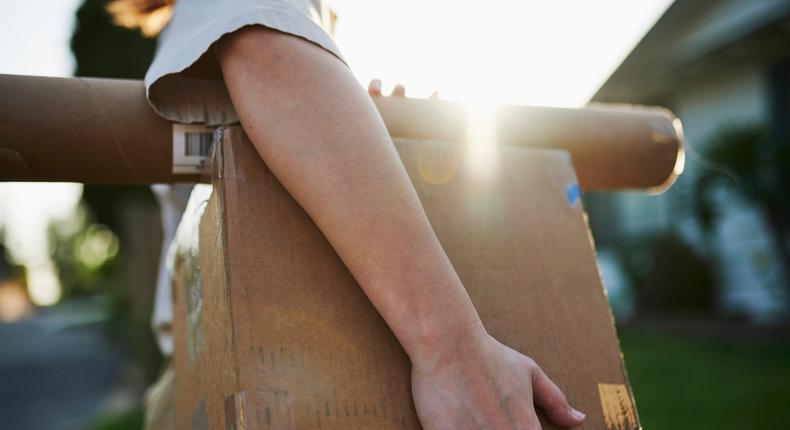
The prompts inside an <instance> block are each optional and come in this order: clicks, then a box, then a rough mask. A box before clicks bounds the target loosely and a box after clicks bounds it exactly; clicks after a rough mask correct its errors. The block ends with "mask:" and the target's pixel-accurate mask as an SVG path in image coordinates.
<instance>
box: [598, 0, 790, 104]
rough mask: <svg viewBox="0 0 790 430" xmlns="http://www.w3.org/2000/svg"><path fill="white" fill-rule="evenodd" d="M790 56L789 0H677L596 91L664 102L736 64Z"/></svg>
mask: <svg viewBox="0 0 790 430" xmlns="http://www.w3.org/2000/svg"><path fill="white" fill-rule="evenodd" d="M787 57H790V0H765V1H742V0H676V1H675V2H674V3H673V4H672V5H671V6H670V7H669V8H668V9H667V11H666V12H665V13H664V15H663V16H661V18H659V20H658V21H657V22H656V24H655V25H654V26H653V28H652V29H650V31H648V33H647V34H646V35H645V37H644V38H643V39H642V40H641V41H640V42H639V43H638V44H637V45H636V47H635V48H634V49H633V51H631V53H630V54H629V55H628V56H627V57H626V59H625V60H624V61H623V62H622V64H621V65H620V66H619V67H618V68H617V69H616V70H615V71H614V73H612V75H611V76H610V77H609V79H608V80H607V81H606V82H605V83H604V84H603V85H602V86H601V88H600V89H599V90H598V92H597V93H596V94H595V95H594V96H593V98H592V101H596V102H630V103H661V102H662V100H665V99H666V98H667V97H671V93H672V92H673V91H677V90H679V89H681V88H682V87H683V86H684V85H685V84H689V83H691V82H694V81H695V80H699V79H705V78H706V77H707V76H709V75H710V73H716V72H717V71H720V70H723V69H725V68H727V69H731V68H732V66H734V65H744V64H753V63H758V64H770V63H771V62H773V61H776V60H777V59H780V58H787Z"/></svg>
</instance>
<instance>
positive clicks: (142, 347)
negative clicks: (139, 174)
mask: <svg viewBox="0 0 790 430" xmlns="http://www.w3.org/2000/svg"><path fill="white" fill-rule="evenodd" d="M108 3H109V0H84V1H83V3H82V5H81V6H80V7H79V9H78V10H77V15H76V26H75V30H74V34H73V35H72V39H71V49H72V52H73V53H74V57H75V59H76V63H77V66H76V69H75V75H76V76H92V77H103V78H125V79H141V78H143V76H144V74H145V71H146V70H147V68H148V65H149V64H150V62H151V60H152V58H153V55H154V51H155V48H156V41H155V39H152V38H145V37H143V36H142V35H141V34H140V32H139V31H136V30H130V29H126V28H122V27H118V26H116V25H114V24H113V23H112V19H111V17H110V15H109V13H108V12H107V10H106V7H107V4H108ZM83 204H84V206H85V208H86V220H87V221H86V222H87V224H86V225H85V226H84V228H82V229H81V230H79V231H77V232H76V233H75V235H74V237H72V238H71V239H70V240H69V241H67V242H68V243H64V244H63V245H62V246H60V248H57V247H56V249H55V252H56V253H58V252H60V254H59V255H56V257H58V256H60V257H62V258H60V261H61V265H60V267H59V270H60V271H62V272H63V274H64V275H65V276H67V277H69V276H70V277H71V278H69V279H71V280H72V281H75V282H81V283H83V284H82V285H81V286H80V287H79V288H76V289H75V288H72V289H71V290H70V291H71V292H73V293H74V294H83V293H86V292H87V290H90V291H94V290H95V291H97V292H101V293H106V294H108V295H109V296H110V298H111V299H112V303H113V310H112V313H113V319H114V324H113V325H112V328H113V331H114V335H115V336H116V338H118V339H119V340H121V341H122V343H123V345H124V346H126V347H127V348H128V351H129V352H130V353H131V354H132V355H133V356H134V357H135V358H136V362H137V364H138V365H139V366H140V368H141V369H142V370H143V374H144V378H143V379H144V381H142V383H143V384H147V383H148V382H150V381H151V380H152V379H153V378H154V377H155V376H156V373H157V371H158V368H159V364H160V357H159V354H158V350H157V348H156V345H155V343H154V340H153V336H152V334H151V330H150V324H149V321H150V312H151V309H152V300H153V289H154V285H155V279H156V273H157V262H158V260H157V258H158V255H159V247H160V245H161V224H160V222H159V213H158V206H157V203H156V200H155V199H154V197H153V194H152V193H151V190H150V189H149V187H147V186H123V187H118V186H95V185H86V186H85V188H84V191H83ZM107 229H109V232H111V233H112V235H114V236H115V237H117V244H116V245H117V246H116V245H113V244H112V237H113V236H111V235H109V234H107V233H108V231H107ZM61 239H63V238H61ZM108 244H109V246H110V248H109V250H110V251H112V252H111V254H115V253H116V252H117V257H114V258H112V257H109V256H107V255H99V253H93V254H94V255H91V252H92V251H97V250H98V251H102V252H104V251H107V250H108V249H104V245H108ZM92 248H95V249H92ZM100 248H101V249H100ZM105 256H106V257H108V259H107V260H106V261H104V262H102V263H101V264H98V261H99V260H100V259H101V258H103V257H105ZM99 257H101V258H99ZM69 261H70V263H69ZM116 261H117V264H115V263H114V262H116ZM97 264H98V265H97ZM91 265H93V266H92V267H89V266H91ZM115 269H117V270H115ZM97 271H99V272H102V273H101V274H102V276H101V279H102V281H103V282H101V283H102V286H101V287H96V286H93V287H91V282H93V281H96V279H97V278H95V276H97V275H96V273H97ZM90 273H93V274H92V275H90V276H88V275H89V274H90ZM86 276H88V277H86ZM91 276H94V277H93V278H92V277H91ZM72 285H74V284H73V283H72ZM91 289H92V290H91Z"/></svg>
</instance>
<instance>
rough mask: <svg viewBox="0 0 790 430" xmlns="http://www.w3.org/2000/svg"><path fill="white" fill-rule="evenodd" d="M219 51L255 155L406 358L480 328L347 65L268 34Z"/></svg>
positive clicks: (254, 35)
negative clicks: (338, 261)
mask: <svg viewBox="0 0 790 430" xmlns="http://www.w3.org/2000/svg"><path fill="white" fill-rule="evenodd" d="M234 36H235V35H234ZM267 44H270V45H271V46H267ZM217 54H218V58H219V59H220V64H221V65H222V71H223V75H224V78H225V81H226V84H227V86H228V90H229V93H230V95H231V98H232V99H233V103H234V106H235V107H236V110H237V112H238V114H239V117H240V118H241V122H242V125H243V126H244V129H245V131H246V132H247V134H248V135H249V137H250V139H251V140H252V142H253V143H254V145H255V146H256V148H257V150H258V152H259V153H260V154H261V156H262V157H263V159H264V160H265V161H266V164H267V165H268V166H269V168H270V169H271V170H272V172H273V173H274V174H275V175H276V176H277V177H278V179H279V180H280V182H282V183H283V185H284V186H285V188H286V189H288V191H289V192H290V193H291V195H292V196H293V197H294V198H295V199H296V200H297V201H298V202H299V203H300V204H301V205H302V207H303V208H304V209H305V210H306V211H307V213H308V214H309V215H310V216H311V217H312V218H313V220H314V221H315V222H316V224H317V225H318V227H319V228H320V229H321V231H322V232H323V233H324V235H325V236H326V237H327V239H328V240H329V242H330V243H331V244H332V246H333V247H334V248H335V250H336V251H337V252H338V254H339V255H340V257H341V258H342V259H343V261H344V262H345V264H346V265H347V267H348V268H349V270H350V271H351V273H352V274H353V275H354V277H355V278H356V279H357V281H358V282H359V284H360V285H361V287H362V288H363V290H364V291H365V293H366V294H367V296H368V297H369V298H370V300H371V302H372V303H373V305H374V306H375V307H376V309H377V310H378V311H379V312H380V313H381V315H382V317H383V318H384V319H385V321H386V322H387V323H388V324H389V326H390V327H391V329H392V331H393V332H394V333H395V335H396V336H397V338H398V340H399V341H400V342H401V344H402V345H403V347H404V349H405V350H406V352H407V353H408V354H409V356H410V357H411V358H412V359H415V358H417V357H418V356H423V355H428V354H430V353H431V352H432V350H434V349H436V348H438V347H440V346H441V345H444V344H447V343H448V342H450V341H452V340H454V339H456V338H458V337H460V336H464V335H465V334H466V333H477V332H480V331H482V325H481V324H480V320H479V318H478V316H477V313H476V312H475V310H474V307H473V306H472V303H471V300H470V299H469V296H468V295H467V293H466V291H465V289H464V287H463V285H462V284H461V282H460V280H459V279H458V276H457V275H456V273H455V270H454V269H453V267H452V266H451V264H450V262H449V260H448V258H447V256H446V255H445V253H444V251H443V249H442V247H441V245H440V244H439V241H438V239H437V238H436V236H435V234H434V232H433V229H432V228H431V226H430V224H429V222H428V219H427V217H426V215H425V212H424V210H423V208H422V206H421V204H420V202H419V200H418V198H417V194H416V192H415V191H414V187H413V186H412V184H411V182H410V180H409V178H408V175H407V174H406V172H405V169H404V168H403V164H402V163H401V161H400V159H399V157H398V154H397V152H396V151H395V148H394V146H393V144H392V141H391V140H390V137H389V135H388V133H387V131H386V129H385V127H384V124H383V122H382V121H381V118H380V117H379V115H378V112H377V111H376V109H375V107H374V105H373V103H372V102H371V100H370V99H369V97H368V95H367V94H366V93H365V92H364V91H363V90H362V88H360V86H359V84H358V83H357V82H356V81H355V80H354V79H353V77H352V75H351V74H350V73H348V70H347V69H346V68H345V66H344V65H343V64H342V63H340V62H339V61H337V59H336V58H333V57H332V56H331V55H330V54H328V53H327V52H326V51H324V50H322V49H320V48H317V47H316V46H314V45H311V44H309V43H305V42H304V41H301V40H299V39H296V38H293V37H290V36H287V35H284V34H282V33H277V32H273V31H267V30H261V29H256V30H252V31H251V32H248V33H247V34H246V36H245V37H241V38H239V37H234V38H232V39H230V40H229V41H227V42H225V43H223V44H221V45H219V46H218V49H217Z"/></svg>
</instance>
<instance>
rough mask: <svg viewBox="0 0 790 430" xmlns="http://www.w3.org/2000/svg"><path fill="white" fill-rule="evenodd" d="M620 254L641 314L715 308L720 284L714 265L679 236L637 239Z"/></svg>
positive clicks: (657, 234)
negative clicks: (716, 278)
mask: <svg viewBox="0 0 790 430" xmlns="http://www.w3.org/2000/svg"><path fill="white" fill-rule="evenodd" d="M619 254H620V260H621V261H622V262H623V268H624V269H625V273H626V276H627V277H628V279H629V281H630V285H631V286H632V288H633V290H634V297H635V299H636V306H637V308H638V309H639V311H640V312H647V313H650V312H665V311H695V312H699V311H710V310H712V309H713V305H714V300H715V297H716V294H715V293H716V283H715V279H714V276H713V270H712V267H711V264H710V262H709V261H708V260H707V259H706V258H705V257H703V256H702V255H700V254H699V253H697V252H696V251H695V250H694V248H692V247H691V246H689V244H687V243H686V242H685V241H683V239H682V238H681V236H680V235H678V234H677V233H675V232H673V231H669V232H660V233H653V234H650V235H647V236H642V237H638V238H635V239H634V240H631V241H629V242H628V243H626V244H625V245H624V246H622V247H621V248H620V249H619Z"/></svg>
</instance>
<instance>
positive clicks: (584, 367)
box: [174, 127, 639, 430]
mask: <svg viewBox="0 0 790 430" xmlns="http://www.w3.org/2000/svg"><path fill="white" fill-rule="evenodd" d="M221 134H222V136H221V139H220V142H219V144H218V147H217V148H216V157H215V169H214V171H213V184H212V191H211V193H210V198H208V201H207V202H206V203H205V204H204V205H202V206H201V208H202V213H200V212H197V213H192V214H191V215H188V216H192V217H193V218H194V219H195V220H199V232H200V234H199V237H200V240H199V247H197V249H196V245H197V244H196V243H194V241H193V243H191V244H190V243H181V244H179V245H178V248H177V258H176V265H175V270H176V275H177V276H176V280H175V283H174V296H175V312H176V320H175V339H176V355H175V358H174V360H175V361H174V364H175V368H176V392H177V419H178V423H179V428H197V429H203V428H210V429H242V428H243V429H319V428H320V429H396V428H397V429H418V428H420V426H419V422H418V420H417V417H416V414H415V411H414V406H413V403H412V399H411V394H410V363H409V360H408V357H407V356H406V354H405V353H404V352H403V350H402V349H401V347H400V345H399V344H398V342H397V340H396V339H395V337H394V335H393V334H392V333H391V331H390V330H389V328H388V327H387V325H386V324H385V322H384V321H383V320H382V318H381V317H380V316H379V314H378V313H377V312H376V310H375V309H374V308H373V306H372V305H371V303H370V302H369V301H368V299H367V297H366V296H365V295H364V293H363V291H362V290H361V289H360V288H359V286H358V285H357V283H356V282H355V280H354V279H353V278H352V276H351V274H350V273H349V272H348V270H347V269H346V268H345V266H344V265H343V263H342V262H341V260H340V259H339V257H338V256H337V255H336V253H335V252H334V250H333V249H332V247H331V246H330V244H329V243H328V242H327V241H326V240H325V238H324V237H323V235H322V234H321V232H320V231H319V230H318V228H317V227H316V226H315V224H314V223H313V222H312V220H311V219H310V218H309V217H308V215H307V214H306V213H305V212H304V211H303V210H302V209H301V207H300V206H299V205H298V204H297V203H296V202H295V201H294V200H293V199H292V198H291V197H290V195H289V194H288V193H287V192H286V190H285V189H283V187H282V186H281V185H280V184H279V182H278V181H277V180H276V179H275V177H274V176H273V175H272V174H271V173H270V172H269V170H268V169H267V168H266V166H265V164H264V163H263V162H262V160H261V159H260V158H259V156H258V155H257V153H256V152H255V150H254V148H253V146H252V145H251V143H250V142H249V140H247V138H246V137H245V135H244V134H243V132H242V131H241V129H240V128H238V127H227V128H223V129H222V130H221ZM396 146H397V149H398V152H399V154H400V156H401V159H402V160H403V163H404V165H405V167H406V169H407V171H408V173H409V175H410V177H411V179H412V182H413V183H414V185H415V188H416V189H417V192H418V194H419V196H420V199H421V201H422V203H423V205H424V207H425V209H426V212H427V214H428V216H429V219H430V220H431V223H432V225H433V227H434V229H435V231H436V233H437V235H438V237H439V239H440V241H441V243H442V245H443V247H444V248H445V250H446V251H447V253H448V255H449V257H450V259H451V261H452V263H453V265H454V266H455V268H456V269H457V270H458V273H459V275H460V277H461V279H462V280H463V282H464V285H465V286H466V288H467V290H468V292H469V294H470V296H471V298H472V300H473V302H474V304H475V307H476V309H477V310H478V312H479V314H480V316H481V318H482V320H483V322H484V324H485V326H486V328H487V329H488V330H489V332H490V333H491V334H492V335H493V336H494V337H496V338H497V339H499V340H500V341H502V342H503V343H505V344H507V345H509V346H511V347H513V348H515V349H517V350H519V351H521V352H523V353H525V354H528V355H529V356H531V357H533V358H534V359H535V360H536V361H537V362H538V363H539V364H540V365H541V366H542V367H543V369H544V370H545V371H546V372H547V374H548V375H549V376H550V377H551V378H552V379H553V380H554V381H555V382H556V383H557V384H558V385H559V386H560V387H561V388H562V389H563V390H564V392H565V393H566V395H567V396H568V398H569V400H570V401H571V403H572V404H573V405H575V406H577V407H578V408H579V409H580V410H582V411H584V412H586V413H587V416H588V418H587V421H586V423H585V424H584V425H583V426H582V427H580V428H582V429H607V430H631V429H637V428H639V424H638V418H637V415H636V410H635V408H634V406H633V399H632V396H631V392H630V388H629V385H628V381H627V378H626V375H625V373H624V368H623V363H622V359H621V354H620V350H619V346H618V340H617V337H616V333H615V330H614V325H613V321H612V317H611V313H610V311H609V306H608V304H607V301H606V297H605V294H604V290H603V287H602V285H601V281H600V279H599V275H598V269H597V266H596V260H595V256H594V250H593V245H592V242H591V238H590V236H589V232H588V227H587V222H586V217H585V213H584V210H583V208H582V203H581V199H580V198H579V193H578V184H577V178H576V176H575V174H574V170H573V168H572V166H571V161H570V157H569V155H568V154H567V153H566V152H564V151H557V150H538V149H526V148H519V147H512V146H508V147H500V148H499V153H498V155H497V157H496V162H497V165H496V168H495V169H494V170H492V171H491V174H490V175H489V176H488V177H487V179H481V178H480V177H478V176H476V175H475V174H474V171H473V170H472V169H471V168H470V167H469V164H468V163H467V161H468V160H467V159H466V152H465V151H464V147H463V145H459V144H456V143H440V142H416V141H397V142H396ZM194 222H196V221H194ZM195 225H197V224H195ZM187 236H189V235H187ZM541 420H542V422H543V424H544V428H545V429H552V428H556V427H554V426H552V425H551V424H550V423H549V422H548V421H547V420H545V419H544V418H543V417H541Z"/></svg>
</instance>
